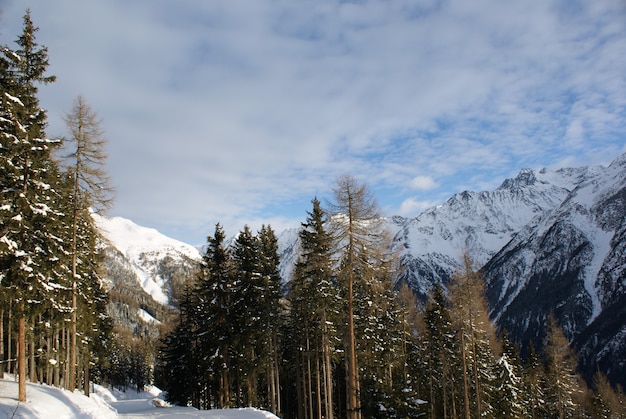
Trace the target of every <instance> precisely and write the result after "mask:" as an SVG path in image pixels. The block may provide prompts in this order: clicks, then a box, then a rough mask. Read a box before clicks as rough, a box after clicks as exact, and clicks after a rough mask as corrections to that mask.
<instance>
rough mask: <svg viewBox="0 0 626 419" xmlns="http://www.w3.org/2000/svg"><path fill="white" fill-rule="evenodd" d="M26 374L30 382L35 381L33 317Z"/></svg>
mask: <svg viewBox="0 0 626 419" xmlns="http://www.w3.org/2000/svg"><path fill="white" fill-rule="evenodd" d="M28 346H29V350H28V375H29V376H30V382H31V383H35V382H37V371H36V367H35V319H33V333H32V335H31V337H30V339H29V342H28Z"/></svg>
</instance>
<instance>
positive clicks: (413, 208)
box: [397, 198, 437, 217]
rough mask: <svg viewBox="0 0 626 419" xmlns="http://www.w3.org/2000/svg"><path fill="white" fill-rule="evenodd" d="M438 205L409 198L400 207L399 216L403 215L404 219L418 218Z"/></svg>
mask: <svg viewBox="0 0 626 419" xmlns="http://www.w3.org/2000/svg"><path fill="white" fill-rule="evenodd" d="M436 204H437V203H435V202H432V201H420V200H417V199H415V198H407V199H405V200H404V201H403V202H402V204H401V205H400V208H399V209H398V214H397V215H402V216H404V217H417V216H418V215H419V214H420V213H421V212H422V211H424V210H425V209H428V208H431V207H433V206H435V205H436Z"/></svg>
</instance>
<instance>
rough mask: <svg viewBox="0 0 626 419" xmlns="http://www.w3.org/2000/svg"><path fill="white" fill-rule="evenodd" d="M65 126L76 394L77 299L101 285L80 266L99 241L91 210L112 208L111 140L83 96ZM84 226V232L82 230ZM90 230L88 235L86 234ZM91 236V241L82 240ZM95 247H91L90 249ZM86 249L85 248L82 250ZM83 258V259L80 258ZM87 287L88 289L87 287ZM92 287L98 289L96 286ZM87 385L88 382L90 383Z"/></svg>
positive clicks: (72, 363)
mask: <svg viewBox="0 0 626 419" xmlns="http://www.w3.org/2000/svg"><path fill="white" fill-rule="evenodd" d="M65 124H66V126H67V128H68V130H69V132H70V136H69V137H68V138H67V139H66V142H67V144H66V147H67V148H69V150H70V154H69V156H68V157H67V162H68V173H69V175H70V177H71V179H72V191H71V194H70V196H71V234H72V237H71V258H72V260H71V266H72V272H71V278H72V312H71V328H72V329H71V344H70V354H71V356H70V370H69V372H70V374H69V377H68V386H67V388H68V389H69V390H70V391H74V387H75V385H76V366H77V354H78V349H77V342H76V336H77V314H78V307H77V298H78V295H79V293H80V291H79V287H80V286H81V284H82V283H86V282H88V281H91V282H99V281H98V279H97V277H96V278H94V277H93V275H90V276H89V277H87V278H85V277H82V276H80V275H79V274H78V270H79V267H78V264H79V263H88V261H89V260H90V259H93V257H94V256H95V253H96V252H97V251H96V246H95V241H90V240H89V239H88V236H90V235H97V229H96V228H94V227H93V223H94V222H93V219H92V217H91V215H90V212H89V211H90V210H92V209H93V210H103V209H107V208H109V207H110V206H111V204H112V199H113V198H112V194H113V189H112V187H111V186H110V181H109V177H108V176H107V173H106V170H105V165H106V160H107V154H106V150H105V147H106V144H107V140H106V138H105V136H104V132H103V130H102V127H101V122H100V120H99V119H98V116H97V114H96V113H95V112H94V111H93V109H92V108H91V107H90V106H89V105H88V104H87V102H86V101H85V99H84V98H83V97H82V96H78V97H77V98H76V100H75V101H74V106H73V108H72V110H71V111H70V112H69V113H68V114H67V115H66V116H65ZM81 225H82V227H83V228H81ZM85 230H88V231H85ZM81 232H87V234H88V236H87V237H84V236H83V237H81V236H80V233H81ZM90 244H91V245H90ZM81 246H82V247H85V248H81ZM81 255H82V256H83V257H80V256H81ZM85 286H86V287H87V286H88V285H85ZM92 286H96V284H95V283H94V284H93V285H92ZM86 381H87V380H86Z"/></svg>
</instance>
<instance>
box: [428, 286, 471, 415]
mask: <svg viewBox="0 0 626 419" xmlns="http://www.w3.org/2000/svg"><path fill="white" fill-rule="evenodd" d="M459 352H460V351H459V344H458V341H457V334H456V331H455V329H454V326H453V322H452V316H451V313H450V308H449V307H448V300H447V298H446V296H445V294H444V291H443V288H441V286H439V285H437V286H436V287H435V289H434V291H433V294H432V296H431V298H430V301H429V302H428V305H427V306H426V309H425V311H424V316H423V328H422V331H421V334H420V354H421V357H420V361H421V363H422V370H423V371H424V373H423V375H422V380H423V382H422V385H421V387H422V389H423V390H422V392H421V393H422V394H423V397H424V398H425V399H426V400H428V409H429V416H430V417H431V418H440V417H441V418H446V417H458V416H459V415H460V413H461V411H462V399H461V398H460V394H461V386H462V382H461V378H460V377H462V372H461V369H460V367H459V365H460V364H461V362H460V360H459V355H458V353H459Z"/></svg>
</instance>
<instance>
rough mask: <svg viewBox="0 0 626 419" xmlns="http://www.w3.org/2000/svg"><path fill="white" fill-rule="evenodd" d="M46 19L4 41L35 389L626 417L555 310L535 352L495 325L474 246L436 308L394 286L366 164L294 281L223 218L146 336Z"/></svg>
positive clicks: (7, 295)
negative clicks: (108, 249)
mask: <svg viewBox="0 0 626 419" xmlns="http://www.w3.org/2000/svg"><path fill="white" fill-rule="evenodd" d="M36 31H37V28H36V27H35V26H34V25H33V23H32V21H31V19H30V14H29V13H28V12H27V13H26V14H25V16H24V25H23V32H22V34H21V35H20V36H19V37H18V39H17V41H16V42H15V44H16V47H14V48H10V47H8V46H1V47H0V48H1V54H0V89H1V90H0V94H1V98H0V105H1V108H0V153H1V154H0V159H1V160H0V194H1V196H0V372H9V373H12V374H16V375H17V376H18V377H19V394H18V397H19V400H20V401H23V400H25V399H26V391H25V390H26V384H25V383H26V379H27V378H28V379H29V380H31V381H33V382H45V383H48V384H51V385H56V386H62V387H65V388H67V389H69V390H74V389H75V388H77V387H82V388H83V389H84V391H85V393H87V394H88V393H89V386H88V384H89V382H90V381H97V382H102V383H112V384H114V385H117V386H120V387H123V388H126V387H128V386H132V387H134V388H135V389H137V390H140V389H141V388H142V387H143V386H145V385H147V384H150V383H152V381H153V380H155V381H156V383H157V384H158V385H159V386H161V387H162V388H164V389H165V390H167V395H168V396H167V397H168V399H169V400H171V401H172V402H174V403H178V404H181V405H193V406H196V407H198V408H203V409H210V408H218V407H243V406H255V407H261V408H265V409H267V410H270V411H273V412H275V413H276V414H278V415H279V416H281V417H285V418H302V419H314V418H315V419H319V418H326V419H333V418H350V419H358V418H378V417H380V418H392V417H402V418H407V417H430V418H479V417H486V418H507V417H510V418H518V417H533V418H543V417H550V418H552V417H555V418H565V417H590V418H591V417H593V418H605V417H606V418H609V417H610V418H615V417H617V418H619V417H626V414H625V411H624V397H623V393H622V391H621V389H618V390H615V389H613V388H612V387H611V386H610V384H609V383H608V381H607V380H606V378H605V377H604V376H602V375H601V374H597V375H596V377H595V378H594V380H593V382H592V383H588V384H591V386H590V388H588V387H587V383H584V382H583V381H582V380H581V379H580V377H579V375H578V374H577V373H576V370H575V367H576V355H575V354H574V353H573V351H572V349H571V347H570V345H569V343H568V341H567V339H566V338H565V335H564V333H563V331H562V330H561V329H560V328H559V326H558V324H556V322H555V321H554V320H551V321H550V322H549V324H548V325H546V336H547V338H546V341H545V342H542V348H543V349H542V352H541V353H539V354H538V353H535V352H534V351H533V350H532V349H531V350H530V351H529V354H528V356H527V357H526V358H525V359H522V358H521V357H520V355H519V353H518V350H517V349H516V345H514V344H512V343H511V342H509V341H508V340H507V338H506V335H505V334H504V335H503V336H496V333H495V331H494V329H493V326H492V324H491V323H490V321H489V319H488V317H487V307H486V302H485V299H484V297H483V287H484V281H483V279H482V277H481V275H480V273H479V272H477V271H476V270H475V269H474V268H473V267H472V265H471V261H470V260H469V259H468V258H465V259H464V261H465V266H464V269H462V270H461V271H459V272H458V273H457V274H456V275H455V276H454V278H453V279H452V281H451V283H450V284H448V285H449V286H448V288H447V289H446V290H444V289H442V288H435V289H434V291H433V294H432V296H431V298H430V300H429V301H428V302H427V304H426V305H425V306H424V307H419V308H418V305H417V303H416V301H415V297H414V295H413V293H412V292H411V291H410V290H409V289H408V288H407V287H406V286H397V285H396V287H395V288H394V284H395V282H394V278H396V277H397V274H398V266H399V264H398V261H397V260H396V259H395V258H394V255H393V254H390V252H389V249H391V246H390V241H389V237H388V234H387V233H386V232H385V230H384V228H383V223H382V222H381V220H382V218H381V216H380V213H379V211H378V207H377V205H376V202H375V199H374V198H373V196H372V195H371V193H370V191H369V189H368V188H367V186H366V185H364V184H361V183H359V182H357V181H356V180H355V179H354V178H352V177H350V176H343V177H340V178H339V179H338V180H337V182H336V184H335V185H334V187H333V190H332V191H333V200H332V202H329V204H328V206H327V208H325V209H323V208H322V207H321V204H320V202H319V201H318V200H317V199H314V200H313V201H312V204H313V205H312V209H311V211H310V212H309V213H308V216H307V218H306V220H305V221H304V222H303V223H302V226H301V229H300V231H299V235H300V252H299V258H298V260H297V263H296V264H295V267H294V269H293V273H292V276H291V278H288V279H289V281H287V283H282V282H281V278H280V275H279V264H280V260H279V255H278V243H277V238H276V235H275V233H274V231H273V230H272V228H271V227H269V226H264V227H262V228H261V229H260V231H258V232H256V233H253V232H252V231H250V229H249V228H247V227H246V228H245V229H244V230H243V231H241V232H240V233H239V234H238V235H237V236H236V238H235V239H234V241H233V243H232V244H230V245H228V246H227V245H226V242H225V237H226V235H225V232H224V231H223V230H222V228H221V226H220V225H219V224H218V225H217V226H216V229H215V232H214V234H213V236H210V237H209V238H208V243H207V248H206V252H205V254H204V256H203V260H202V263H201V267H200V274H199V275H198V276H197V277H194V278H188V279H187V281H181V280H180V278H178V279H177V281H178V282H181V283H184V286H183V287H181V288H182V289H179V287H178V286H177V287H176V290H175V291H176V292H174V293H173V296H175V299H174V301H176V302H177V304H178V307H177V308H178V314H177V315H176V316H175V317H176V318H175V320H174V321H173V322H172V323H173V324H172V325H170V326H169V327H164V329H163V330H167V332H163V333H162V334H163V337H162V338H161V343H160V345H159V346H158V349H157V348H156V347H155V345H154V342H153V340H152V339H154V336H152V337H150V336H149V335H150V333H148V332H147V331H146V332H145V333H144V332H137V331H135V332H136V334H137V335H134V334H133V332H132V331H130V330H128V329H124V328H123V327H120V326H121V325H117V326H116V327H114V326H113V324H112V320H111V317H110V316H109V315H108V314H107V307H108V308H109V310H114V311H116V312H124V311H125V310H127V311H128V315H130V313H131V312H134V313H136V312H137V311H138V310H139V309H140V308H141V309H144V310H146V311H147V310H150V309H151V308H150V304H147V302H146V304H142V303H141V302H137V301H135V300H136V298H135V297H133V295H134V294H133V292H132V290H131V288H132V287H131V284H132V278H131V276H130V275H129V276H128V278H126V285H127V286H126V285H125V286H120V287H119V288H118V289H117V290H115V291H114V292H111V293H108V292H107V291H106V290H105V289H104V288H103V286H102V282H103V281H102V278H103V277H104V276H105V275H107V272H108V274H109V275H112V274H113V273H112V270H114V269H117V268H115V266H114V265H111V266H108V267H107V266H106V264H104V263H103V250H102V249H103V246H101V243H100V242H101V238H100V237H99V234H98V231H97V229H96V227H95V225H94V221H93V217H92V216H91V213H90V211H93V210H99V209H105V208H106V207H107V206H108V205H109V204H110V202H111V201H110V199H111V190H110V188H109V187H108V180H107V177H106V175H105V173H104V171H103V165H104V162H105V157H106V156H105V154H104V143H105V141H104V138H103V133H102V130H101V129H100V126H99V121H98V119H97V118H96V114H95V113H94V112H93V111H92V110H91V108H90V107H89V106H88V105H87V104H86V102H85V101H84V99H83V98H81V97H79V98H78V99H77V100H76V102H75V104H74V107H73V108H72V109H71V111H70V112H69V113H68V114H67V116H66V124H67V127H68V132H69V133H70V135H69V136H68V138H66V139H64V140H52V139H49V138H48V137H47V136H46V133H45V128H46V111H45V110H44V109H42V108H41V107H40V105H39V101H38V97H37V92H38V90H37V89H38V86H39V85H42V84H47V83H52V82H54V80H55V78H54V76H51V75H47V73H46V71H47V67H48V57H47V50H46V48H45V47H42V46H40V45H38V44H37V42H36V37H35V34H36ZM62 152H65V153H66V154H65V155H64V156H63V158H61V157H60V154H62ZM163 268H164V269H165V268H167V267H163ZM118 271H119V269H118ZM120 272H121V271H119V272H118V274H120ZM133 301H134V302H133ZM133 304H136V306H133ZM153 309H154V308H153ZM149 337H150V338H149ZM157 350H158V354H157V355H156V356H155V353H156V352H157Z"/></svg>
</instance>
